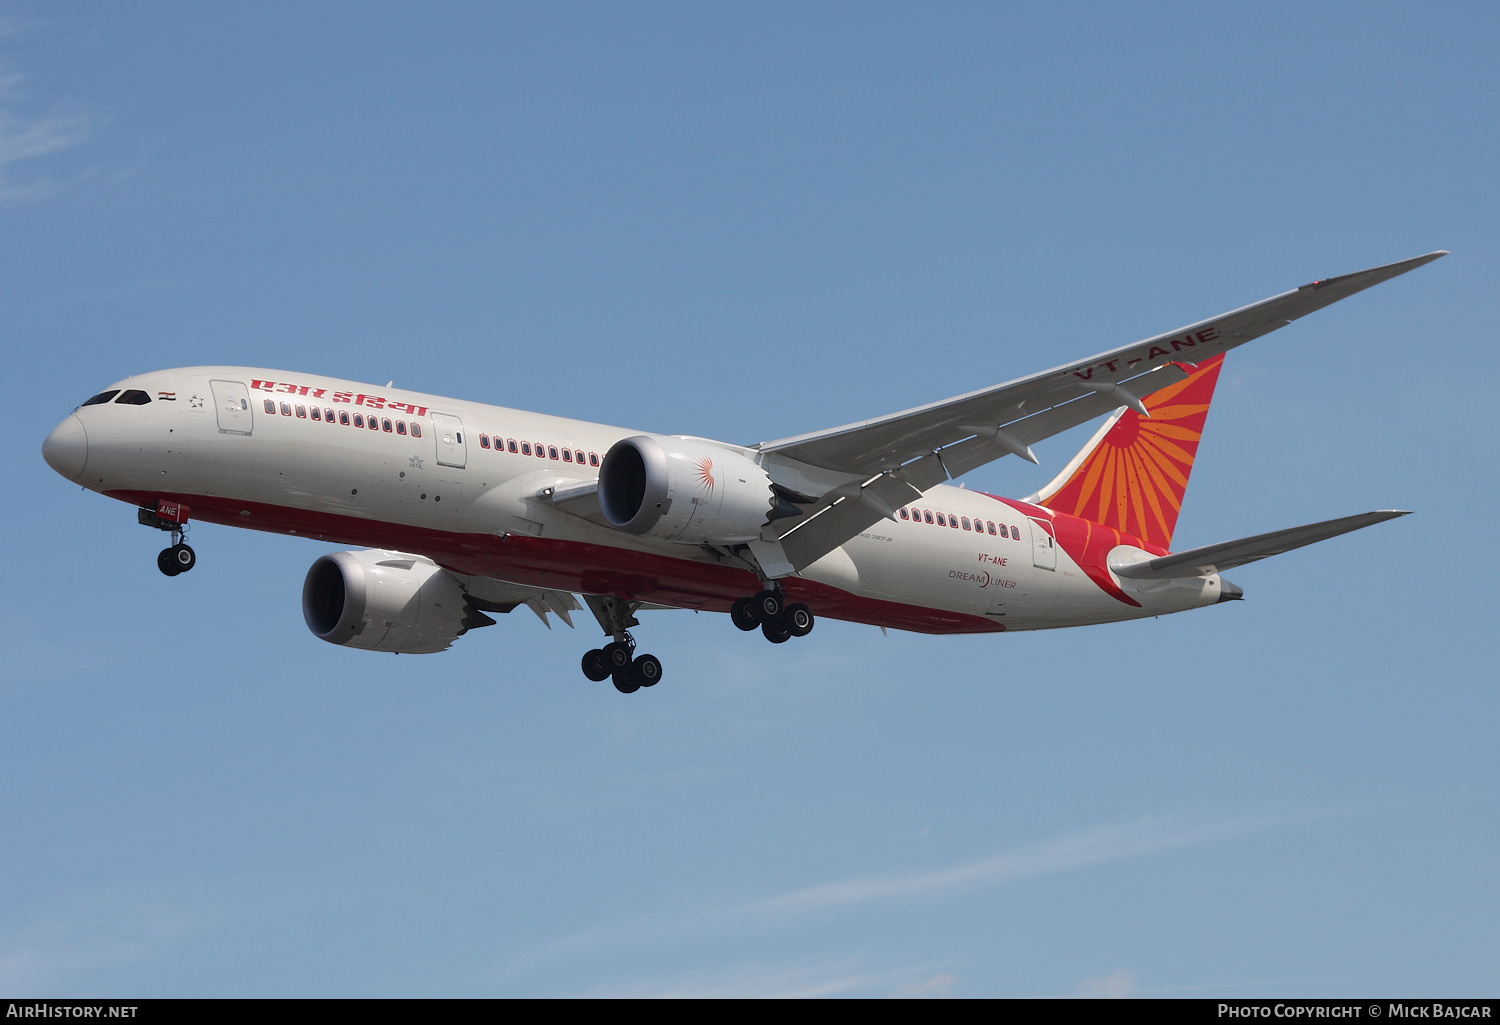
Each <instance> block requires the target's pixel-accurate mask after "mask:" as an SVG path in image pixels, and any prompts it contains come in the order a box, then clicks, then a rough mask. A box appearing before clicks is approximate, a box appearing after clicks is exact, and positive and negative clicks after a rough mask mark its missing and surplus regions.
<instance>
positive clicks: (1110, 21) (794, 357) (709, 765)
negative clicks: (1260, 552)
mask: <svg viewBox="0 0 1500 1025" xmlns="http://www.w3.org/2000/svg"><path fill="white" fill-rule="evenodd" d="M0 25H3V34H0V331H3V336H0V337H3V338H4V351H5V353H6V362H7V365H8V369H9V373H10V379H11V382H12V388H11V402H12V406H11V408H12V413H11V414H9V417H8V422H9V423H10V424H11V429H12V433H13V434H14V435H15V438H14V440H15V442H16V443H15V444H14V445H12V446H9V447H8V448H7V449H6V450H5V452H4V454H3V455H0V460H3V468H4V472H5V475H6V478H7V479H8V480H9V481H10V482H11V484H12V489H13V490H12V498H13V507H12V508H13V511H12V516H11V522H12V543H11V546H10V553H9V572H8V579H9V580H10V582H11V584H10V587H8V588H7V589H6V592H5V597H4V598H3V599H0V600H3V602H4V616H3V617H0V623H3V626H0V631H3V632H0V638H3V641H4V651H5V657H4V659H3V660H0V723H3V727H0V729H3V736H4V737H5V743H4V744H3V745H0V773H3V777H0V778H3V780H4V786H3V787H0V821H3V822H4V823H6V828H5V829H4V831H3V838H0V991H4V992H8V993H14V994H21V993H26V994H38V995H41V994H70V995H72V994H111V995H123V994H132V995H142V996H152V995H156V996H167V995H204V994H213V995H372V996H381V995H440V994H453V995H613V994H627V995H636V994H639V995H655V994H724V995H731V994H734V995H742V994H749V995H761V994H766V995H770V994H823V995H912V996H932V995H955V996H989V995H1001V996H1012V995H1013V996H1036V995H1057V996H1071V995H1124V994H1129V993H1138V994H1157V995H1172V994H1181V995H1191V996H1203V995H1228V996H1261V995H1335V994H1338V995H1343V994H1351V995H1364V994H1379V995H1383V996H1389V995H1437V994H1444V995H1466V996H1472V995H1494V993H1495V992H1496V990H1497V989H1500V968H1497V964H1500V957H1497V955H1500V930H1497V925H1496V923H1497V921H1500V893H1497V885H1496V882H1495V878H1496V873H1495V865H1496V864H1497V863H1500V843H1497V841H1500V832H1497V825H1496V823H1497V822H1500V801H1497V794H1496V783H1495V780H1496V779H1497V777H1500V764H1497V762H1500V759H1497V755H1496V751H1495V736H1496V725H1497V713H1500V698H1497V695H1496V683H1497V673H1496V670H1495V668H1494V659H1493V655H1492V647H1493V645H1492V633H1493V620H1494V613H1495V611H1496V605H1497V602H1496V598H1495V596H1494V594H1493V590H1494V588H1493V583H1492V582H1493V580H1494V579H1495V577H1496V569H1497V566H1496V561H1497V560H1496V555H1495V551H1494V547H1493V545H1491V544H1489V543H1488V542H1487V541H1486V540H1485V538H1487V537H1488V536H1489V535H1490V533H1491V532H1492V530H1493V515H1494V509H1495V508H1496V506H1497V497H1500V496H1497V487H1496V484H1495V476H1494V467H1495V465H1496V456H1497V432H1496V428H1495V409H1496V392H1495V386H1494V380H1493V379H1494V377H1495V373H1494V370H1493V365H1494V360H1495V356H1494V352H1495V346H1494V344H1493V329H1492V325H1494V324H1495V323H1496V322H1497V320H1500V316H1497V314H1500V310H1497V300H1496V289H1495V281H1496V280H1497V271H1500V248H1497V238H1500V232H1497V229H1500V217H1497V200H1496V187H1495V182H1496V167H1497V166H1500V147H1497V142H1496V135H1495V130H1494V126H1495V124H1496V123H1497V120H1500V103H1497V99H1500V80H1497V79H1496V77H1495V75H1494V73H1493V55H1494V52H1495V50H1496V48H1497V46H1500V33H1497V28H1500V15H1497V12H1496V10H1495V8H1494V7H1493V6H1492V5H1482V4H1473V5H1463V4H1449V5H1436V6H1434V5H1426V6H1417V5H1387V4H1372V3H1362V4H1319V5H1313V6H1311V7H1309V6H1307V5H1301V4H1299V5H1292V4H1285V5H1274V4H1263V5H1247V6H1245V7H1243V8H1240V9H1237V10H1236V9H1225V8H1223V7H1210V8H1204V7H1203V6H1202V5H1187V4H1183V5H1133V6H1126V7H1120V8H1118V9H1113V10H1103V11H1101V9H1100V7H1099V6H1098V5H1076V6H1066V5H1043V6H1042V7H1040V8H1037V7H1035V6H1023V5H1014V6H999V5H942V6H936V5H922V6H916V5H911V6H893V5H876V4H848V5H831V4H823V5H809V4H794V5H769V4H766V5H747V6H724V5H707V4H683V5H564V4H557V5H545V6H543V5H516V6H502V5H444V6H439V5H406V6H400V5H389V4H387V5H372V4H332V3H325V4H316V5H309V4H269V3H267V4H256V5H241V6H235V7H231V6H224V5H214V6H209V7H204V6H202V5H191V4H183V5H167V4H158V5H136V6H121V5H113V4H35V3H7V4H4V5H3V6H0ZM1438 248H1443V249H1450V250H1452V252H1453V255H1452V256H1450V257H1448V258H1447V259H1444V260H1441V261H1439V262H1437V263H1435V264H1433V265H1431V266H1429V267H1426V268H1423V269H1421V270H1419V271H1417V272H1414V273H1413V274H1411V275H1409V276H1407V277H1404V278H1401V279H1398V280H1397V281H1394V282H1391V283H1388V284H1386V285H1383V286H1380V287H1379V288H1377V289H1375V290H1373V291H1371V292H1367V293H1364V294H1362V295H1360V296H1357V297H1355V298H1353V299H1351V300H1349V301H1347V302H1345V303H1342V304H1340V305H1338V306H1335V307H1333V308H1331V309H1329V310H1326V311H1323V312H1321V313H1318V314H1315V315H1314V316H1312V317H1310V318H1308V319H1306V320H1303V321H1300V322H1298V323H1297V324H1294V325H1293V326H1292V327H1290V328H1287V329H1285V330H1283V331H1281V332H1278V333H1276V334H1274V335H1271V336H1268V337H1266V338H1264V339H1261V340H1258V341H1256V342H1254V343H1253V344H1252V345H1250V346H1247V347H1245V348H1242V349H1240V350H1237V351H1236V352H1235V353H1234V354H1232V355H1231V356H1230V358H1229V360H1228V362H1227V364H1226V369H1225V372H1224V376H1223V378H1222V380H1221V383H1220V387H1219V390H1218V395H1217V401H1216V403H1215V406H1214V409H1213V411H1212V413H1211V415H1210V417H1209V420H1208V425H1207V430H1206V433H1205V436H1204V440H1203V444H1202V447H1201V449H1200V451H1199V458H1198V463H1197V472H1196V474H1195V475H1194V478H1193V483H1192V487H1191V488H1190V489H1189V491H1188V495H1187V500H1186V502H1185V504H1184V508H1183V512H1182V517H1181V520H1180V522H1179V528H1178V534H1177V543H1178V545H1179V546H1184V547H1186V546H1192V545H1197V544H1207V543H1211V542H1214V541H1219V540H1224V539H1227V538H1231V537H1237V536H1241V535H1246V534H1252V533H1258V532H1260V531H1264V530H1271V529H1275V528H1278V527H1284V526H1291V525H1294V524H1298V523H1304V522H1310V521H1313V520H1319V519H1323V518H1327V517H1332V516H1337V515H1342V514H1347V513H1353V512H1359V511H1364V510H1368V509H1375V508H1392V507H1395V508H1406V509H1412V510H1415V513H1416V515H1413V516H1410V517H1406V518H1404V519H1401V520H1399V521H1396V522H1393V523H1387V524H1382V525H1379V526H1377V527H1374V528H1371V529H1370V530H1368V531H1365V532H1362V533H1359V534H1355V535H1351V536H1349V537H1345V538H1340V539H1336V540H1333V541H1330V542H1327V543H1325V544H1323V545H1319V546H1316V547H1314V548H1311V549H1307V550H1303V551H1300V552H1297V553H1292V554H1289V555H1286V556H1283V557H1279V558H1277V559H1274V560H1271V561H1268V562H1264V563H1260V564H1257V565H1255V566H1251V567H1246V568H1244V569H1241V570H1238V571H1236V572H1234V573H1233V574H1231V578H1232V579H1233V580H1234V581H1235V582H1236V583H1238V584H1240V585H1241V586H1242V587H1244V588H1245V591H1246V594H1247V599H1248V600H1246V601H1245V602H1242V603H1238V604H1235V605H1229V606H1224V607H1215V608H1210V609H1205V610H1200V611H1198V612H1192V613H1185V614H1182V615H1178V616H1172V617H1167V618H1165V619H1160V620H1150V621H1146V622H1141V623H1133V624H1121V625H1116V626H1106V627H1095V628H1091V629H1085V630H1071V631H1062V632H1052V633H1037V634H1027V635H1014V636H1004V637H960V638H940V637H939V638H934V637H923V636H915V635H908V634H900V633H892V634H891V635H890V636H882V635H881V633H880V632H879V631H878V630H876V629H874V628H871V627H860V626H854V625H848V624H840V623H834V622H822V623H820V624H819V627H818V629H817V630H816V631H815V632H814V633H813V634H812V635H811V636H810V637H808V638H806V639H803V640H800V641H797V642H795V643H792V644H788V645H782V646H774V647H773V646H771V645H768V644H766V643H764V641H762V640H761V639H759V638H758V637H757V636H755V635H746V634H741V633H739V632H738V631H736V630H734V629H733V628H732V626H731V625H730V624H729V622H728V620H727V617H723V616H709V615H701V616H700V615H694V614H690V613H674V612H661V613H655V614H651V615H650V617H649V619H647V620H646V622H645V624H644V625H643V627H642V628H641V629H639V630H638V631H637V636H638V637H639V638H640V639H641V641H642V644H643V645H644V647H645V648H646V649H647V650H650V651H652V652H654V653H656V654H657V655H659V656H660V657H661V658H662V659H663V661H664V663H665V664H666V676H665V678H664V681H663V683H662V685H661V686H659V687H657V688H655V689H654V690H652V691H650V692H643V693H640V694H637V695H634V696H632V697H629V698H627V697H623V696H621V695H619V694H617V693H615V692H614V691H613V690H612V689H610V688H609V687H608V686H607V685H591V684H589V683H587V682H586V681H585V680H583V678H582V677H581V676H580V674H579V672H578V669H577V664H578V657H579V655H580V654H581V652H582V651H583V649H584V648H586V647H590V646H593V645H594V644H596V643H597V640H596V637H595V634H594V631H593V630H592V628H590V627H588V626H587V624H581V627H582V628H581V629H580V630H578V631H568V630H566V629H565V628H562V627H558V628H557V629H554V630H552V631H548V630H547V629H545V628H543V626H542V625H541V623H540V622H538V621H537V620H536V618H535V617H533V616H531V615H530V614H529V613H527V612H525V611H522V612H518V613H515V614H513V615H510V616H506V617H502V618H501V623H500V624H499V626H498V627H496V628H494V629H490V630H485V631H481V632H479V633H476V634H473V635H471V636H468V637H465V638H463V639H462V640H461V642H460V643H458V644H457V645H456V646H455V647H454V648H453V649H452V650H451V651H449V652H447V653H444V654H442V655H437V656H408V657H394V656H381V655H372V654H368V653H362V652H352V651H346V650H343V649H339V648H335V647H333V646H330V645H327V644H324V643H322V642H321V641H318V640H317V639H315V638H314V637H312V635H311V634H309V633H308V632H307V630H306V628H305V626H304V625H303V623H302V620H301V614H300V609H299V604H298V600H299V594H300V586H301V581H302V577H303V575H304V573H305V572H306V569H307V567H308V566H309V565H310V564H311V563H312V561H313V560H314V559H315V558H317V557H318V556H319V555H320V554H322V553H323V552H324V551H326V550H327V549H326V547H325V546H322V545H318V544H315V543H311V542H308V541H306V540H301V539H293V538H280V537H274V536H269V535H258V534H252V533H248V532H237V531H232V530H229V529H226V528H218V527H213V526H200V527H199V528H198V529H197V530H195V531H194V533H193V538H192V539H193V542H194V545H195V547H196V548H197V551H198V554H199V565H198V568H197V569H196V570H194V572H193V573H192V574H190V575H188V576H184V577H179V578H176V579H171V580H169V579H166V578H164V577H162V576H161V575H160V574H159V573H158V572H157V571H156V568H155V565H154V556H155V553H156V551H157V549H158V547H159V539H158V538H157V537H156V536H154V535H151V534H150V533H149V532H147V531H145V530H143V529H141V528H140V527H138V526H137V525H136V524H135V522H134V514H133V512H132V511H131V510H130V509H129V508H128V507H126V506H123V505H119V504H118V503H113V502H111V501H109V500H107V499H104V498H101V497H99V496H96V495H92V494H90V493H86V492H81V491H79V490H78V489H76V488H74V487H71V486H69V485H68V484H67V483H66V482H64V481H63V480H62V479H61V478H60V477H58V476H57V475H56V474H54V473H53V472H52V471H51V470H50V469H49V468H48V467H47V466H46V465H45V464H44V463H43V462H42V460H41V457H40V453H39V448H40V444H41V441H42V438H43V437H45V435H46V433H47V431H48V430H50V429H51V427H52V426H53V424H55V423H56V422H57V421H58V420H60V419H61V418H62V417H63V416H64V415H66V413H67V412H68V411H69V410H71V409H72V408H73V407H74V406H75V405H76V404H77V403H78V402H79V401H81V400H82V399H83V398H84V397H86V396H88V395H90V394H92V393H93V392H95V391H97V390H99V389H100V388H102V387H103V386H105V385H107V384H108V383H110V382H111V381H114V380H116V379H118V378H121V377H124V376H126V375H127V374H130V373H133V372H139V371H145V370H150V369H157V368H163V367H171V366H181V365H194V364H211V363H234V364H251V365H261V366H270V367H282V368H288V369H296V370H301V371H305V372H315V373H328V374H337V375H340V376H344V377H349V378H354V379H357V380H369V381H385V380H390V379H395V380H396V381H397V383H398V384H400V385H404V386H408V387H412V388H416V389H420V390H423V391H428V392H435V393H439V394H450V395H456V396H462V397H467V398H472V399H476V400H482V401H489V402H495V403H499V404H503V405H512V406H518V407H522V408H531V409H537V410H541V411H545V412H550V413H556V414H560V415H566V416H573V417H581V418H587V419H592V420H598V421H602V422H606V423H615V424H622V425H627V426H631V427H638V428H641V429H647V430H655V431H662V432H667V433H692V434H699V435H706V436H710V437H718V438H723V439H725V440H729V441H735V442H755V441H759V440H764V439H770V438H775V437H782V436H786V435H790V434H795V433H800V432H802V431H808V430H815V429H817V428H819V427H824V426H830V425H833V424H837V423H843V422H847V421H850V420H855V419H861V418H864V417H867V416H871V415H876V414H880V413H884V412H889V411H891V410H895V409H900V408H905V407H907V406H911V405H915V404H918V403H921V402H926V401H931V400H934V399H938V398H942V397H945V396H948V395H952V394H956V393H959V392H963V391H967V390H970V389H973V388H976V387H981V386H984V385H987V384H992V383H995V382H998V381H1002V380H1006V379H1009V378H1012V377H1016V376H1020V375H1022V374H1026V373H1030V372H1033V371H1036V370H1039V369H1043V368H1045V367H1049V366H1052V365H1054V364H1057V363H1059V362H1062V361H1064V360H1067V359H1071V358H1073V357H1078V356H1083V355H1087V354H1090V353H1093V352H1096V351H1099V350H1102V349H1105V348H1109V347H1112V346H1114V345H1118V344H1121V343H1124V342H1128V341H1131V340H1134V339H1136V338H1140V337H1143V336H1146V335H1150V334H1154V333H1156V332H1158V331H1163V330H1168V329H1171V328H1174V327H1176V326H1178V325H1180V324H1185V323H1188V322H1191V321H1193V320H1196V319H1199V318H1201V317H1204V316H1209V315H1212V314H1214V313H1218V312H1221V311H1223V310H1227V309H1230V308H1232V307H1235V306H1239V305H1242V304H1244V303H1248V302H1253V301H1256V300H1258V299H1261V298H1264V297H1266V296H1268V295H1271V294H1273V293H1276V292H1279V291H1282V290H1284V289H1287V288H1291V287H1294V286H1296V285H1299V284H1302V283H1304V282H1306V281H1309V280H1312V279H1314V278H1318V277H1324V276H1328V275H1333V274H1339V273H1344V272H1348V271H1353V270H1357V269H1361V268H1364V267H1368V266H1372V265H1375V264H1380V263H1385V262H1388V261H1391V260H1396V259H1401V258H1405V257H1408V256H1414V255H1417V254H1419V253H1423V252H1427V251H1430V250H1433V249H1438ZM1087 433H1088V429H1082V430H1080V431H1076V432H1073V433H1071V434H1069V435H1067V436H1064V437H1060V438H1057V439H1053V440H1051V441H1049V442H1047V443H1045V444H1044V445H1042V446H1039V447H1038V454H1039V455H1040V456H1041V457H1042V466H1041V467H1040V468H1034V467H1031V466H1029V465H1025V464H1019V463H1018V461H1016V460H1004V461H1002V462H1001V463H999V464H995V465H992V466H991V467H988V468H985V469H984V470H982V471H980V472H978V473H975V474H973V475H971V476H970V477H969V478H968V479H967V481H966V483H967V485H968V486H969V487H977V488H983V489H985V490H989V491H996V492H1000V493H1003V494H1010V495H1023V494H1026V493H1029V492H1030V491H1032V490H1034V489H1035V488H1036V487H1037V486H1038V485H1039V484H1041V483H1043V482H1045V480H1046V479H1048V478H1049V477H1050V476H1051V474H1053V473H1055V472H1056V470H1057V469H1058V468H1059V467H1060V466H1061V465H1062V464H1063V463H1064V462H1065V461H1066V460H1067V458H1068V457H1069V456H1071V455H1072V453H1073V451H1075V449H1076V448H1077V447H1078V445H1080V444H1081V443H1082V441H1083V440H1084V438H1085V437H1086V436H1087Z"/></svg>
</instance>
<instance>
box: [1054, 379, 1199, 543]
mask: <svg viewBox="0 0 1500 1025" xmlns="http://www.w3.org/2000/svg"><path fill="white" fill-rule="evenodd" d="M1223 363H1224V357H1223V356H1215V357H1214V358H1213V359H1211V360H1205V361H1203V362H1202V363H1199V364H1198V365H1197V367H1196V368H1195V369H1194V370H1193V371H1192V372H1191V373H1190V374H1189V375H1188V378H1187V380H1185V381H1179V382H1178V383H1177V384H1174V385H1169V386H1168V387H1166V388H1163V389H1162V390H1161V391H1159V392H1157V393H1156V394H1155V395H1152V396H1151V397H1150V398H1148V399H1146V400H1145V404H1146V408H1147V409H1148V410H1150V411H1151V416H1150V418H1149V419H1148V418H1145V417H1142V416H1141V415H1140V414H1139V413H1137V412H1136V411H1135V410H1133V409H1127V410H1125V412H1124V413H1123V414H1120V415H1118V416H1117V417H1115V418H1114V419H1112V420H1111V421H1109V422H1107V423H1106V424H1105V425H1104V427H1103V428H1102V429H1101V430H1100V432H1099V433H1098V434H1096V435H1095V436H1094V438H1093V440H1092V441H1090V442H1089V444H1088V446H1087V447H1085V448H1084V450H1083V451H1082V452H1080V453H1079V454H1078V456H1077V457H1076V458H1075V459H1074V460H1073V462H1072V463H1070V464H1069V465H1068V467H1067V469H1065V470H1063V472H1062V473H1061V474H1059V475H1058V478H1057V479H1056V480H1054V481H1053V482H1052V483H1051V484H1049V485H1047V487H1046V488H1044V489H1043V490H1042V491H1041V492H1039V493H1038V495H1037V498H1036V501H1037V504H1039V505H1044V506H1046V507H1047V508H1049V509H1052V510H1053V511H1055V512H1060V513H1068V514H1070V515H1073V516H1080V517H1082V518H1083V519H1086V520H1091V521H1093V522H1094V523H1099V524H1103V525H1104V526H1106V527H1113V528H1115V529H1116V530H1121V531H1124V532H1125V533H1127V534H1132V535H1134V536H1135V537H1138V538H1140V539H1141V540H1142V541H1145V542H1146V543H1147V544H1151V545H1156V546H1158V547H1160V548H1161V549H1162V550H1163V551H1165V550H1167V549H1168V548H1170V546H1171V544H1172V531H1173V530H1175V529H1176V527H1177V513H1178V511H1179V510H1180V509H1181V508H1182V495H1183V492H1184V491H1186V490H1187V482H1188V475H1189V474H1190V473H1192V471H1193V457H1194V456H1196V455H1197V454H1198V439H1199V438H1200V437H1201V436H1202V434H1203V422H1204V421H1205V420H1206V419H1207V418H1208V406H1209V403H1210V402H1212V401H1213V397H1214V385H1215V384H1217V383H1218V380H1219V368H1220V367H1221V366H1222V365H1223Z"/></svg>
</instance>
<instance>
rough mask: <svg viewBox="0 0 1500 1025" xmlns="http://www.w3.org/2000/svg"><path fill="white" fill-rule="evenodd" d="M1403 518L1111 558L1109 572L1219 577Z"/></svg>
mask: <svg viewBox="0 0 1500 1025" xmlns="http://www.w3.org/2000/svg"><path fill="white" fill-rule="evenodd" d="M1405 515H1407V512H1406V511H1404V510H1398V509H1383V510H1380V511H1378V512H1367V513H1360V514H1358V515H1357V516H1341V517H1340V518H1338V519H1336V520H1324V521H1323V522H1322V523H1309V524H1307V525H1306V526H1303V527H1291V528H1290V529H1287V530H1273V531H1271V533H1269V534H1257V535H1255V536H1254V537H1244V538H1240V539H1239V540H1238V541H1223V542H1220V543H1219V544H1216V545H1206V546H1204V547H1203V548H1194V549H1192V550H1191V551H1186V552H1177V553H1175V554H1173V555H1163V556H1161V557H1160V558H1156V559H1145V560H1142V561H1140V562H1130V563H1125V562H1121V563H1120V564H1116V562H1115V560H1114V559H1113V558H1111V559H1110V566H1109V568H1110V569H1112V570H1113V571H1114V572H1115V574H1116V575H1117V576H1122V577H1128V578H1130V579H1132V580H1173V579H1177V578H1181V577H1197V576H1202V575H1204V574H1206V573H1222V572H1224V571H1225V570H1227V569H1234V568H1235V567H1236V566H1243V565H1245V564H1246V563H1251V562H1257V561H1259V560H1261V559H1265V558H1268V557H1269V556H1272V555H1280V554H1281V553H1282V552H1289V551H1291V550H1292V549H1293V548H1301V547H1302V546H1304V545H1310V544H1313V543H1314V542H1317V541H1326V540H1328V539H1329V538H1330V537H1338V536H1339V535H1340V534H1347V533H1349V531H1351V530H1358V529H1360V528H1361V527H1368V526H1370V524H1372V523H1380V522H1383V521H1385V520H1393V519H1395V518H1396V517H1397V516H1405Z"/></svg>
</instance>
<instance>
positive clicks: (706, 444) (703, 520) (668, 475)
mask: <svg viewBox="0 0 1500 1025" xmlns="http://www.w3.org/2000/svg"><path fill="white" fill-rule="evenodd" d="M775 503H776V496H775V494H774V493H773V491H772V489H771V478H770V477H769V476H767V475H766V471H764V470H762V469H761V468H760V467H759V466H757V465H756V464H755V463H754V462H753V461H751V460H750V459H748V458H746V457H745V456H743V455H741V454H740V453H738V452H735V451H734V450H732V449H730V448H727V447H725V446H723V445H717V444H714V443H713V442H710V441H702V440H700V439H697V438H670V437H663V436H661V435H655V434H639V435H636V436H635V437H633V438H625V439H624V440H622V441H617V442H615V443H614V445H613V446H611V447H610V450H609V451H608V452H606V453H605V454H604V463H603V465H602V466H601V467H600V468H599V507H600V509H601V510H602V511H603V512H604V518H605V519H607V520H608V521H609V522H610V523H611V524H612V525H613V526H615V527H617V528H619V529H620V530H623V531H625V532H626V533H627V534H638V535H641V536H644V537H651V538H656V539H657V540H660V541H678V542H681V543H683V544H693V545H696V544H740V543H743V542H745V541H749V540H751V539H753V538H758V537H760V529H761V527H762V526H764V525H765V524H766V522H767V520H768V519H769V517H770V514H771V509H772V507H773V506H774V505H775Z"/></svg>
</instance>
